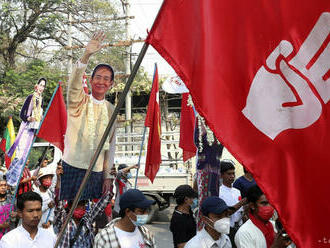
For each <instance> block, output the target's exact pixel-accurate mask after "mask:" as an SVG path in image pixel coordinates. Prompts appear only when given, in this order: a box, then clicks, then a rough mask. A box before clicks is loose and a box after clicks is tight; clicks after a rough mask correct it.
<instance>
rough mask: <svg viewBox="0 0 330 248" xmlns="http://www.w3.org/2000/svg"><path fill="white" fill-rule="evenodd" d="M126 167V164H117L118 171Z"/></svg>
mask: <svg viewBox="0 0 330 248" xmlns="http://www.w3.org/2000/svg"><path fill="white" fill-rule="evenodd" d="M127 167H128V166H127V164H120V165H118V170H119V171H120V170H122V169H125V168H127Z"/></svg>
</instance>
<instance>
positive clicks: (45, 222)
mask: <svg viewBox="0 0 330 248" xmlns="http://www.w3.org/2000/svg"><path fill="white" fill-rule="evenodd" d="M53 177H54V173H53V172H52V171H51V170H50V169H49V168H47V167H44V168H41V169H40V171H39V175H38V177H37V181H39V186H36V185H33V191H34V192H36V193H38V194H39V195H40V196H41V198H42V217H41V220H40V222H39V227H43V228H46V229H48V228H51V230H52V223H53V221H54V211H53V208H54V206H55V202H54V198H55V189H54V187H51V185H52V180H53Z"/></svg>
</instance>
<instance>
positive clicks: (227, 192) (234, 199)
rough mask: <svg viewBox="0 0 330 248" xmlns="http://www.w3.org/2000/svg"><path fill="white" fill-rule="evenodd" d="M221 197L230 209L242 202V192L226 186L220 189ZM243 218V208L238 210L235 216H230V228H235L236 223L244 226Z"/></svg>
mask: <svg viewBox="0 0 330 248" xmlns="http://www.w3.org/2000/svg"><path fill="white" fill-rule="evenodd" d="M219 197H220V198H221V199H222V200H224V201H225V202H226V204H227V205H228V206H229V207H232V206H234V205H235V204H237V203H238V202H239V201H240V198H241V192H240V191H239V190H238V189H236V188H234V187H231V188H229V187H227V186H225V185H221V186H220V189H219ZM242 216H243V207H241V208H240V209H238V210H237V211H236V212H235V213H234V214H232V215H231V216H230V226H231V227H234V226H235V222H238V224H240V225H241V224H242Z"/></svg>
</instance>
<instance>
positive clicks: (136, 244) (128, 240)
mask: <svg viewBox="0 0 330 248" xmlns="http://www.w3.org/2000/svg"><path fill="white" fill-rule="evenodd" d="M115 232H116V235H117V237H118V240H119V244H120V247H121V248H144V247H146V245H145V243H144V240H143V236H142V234H141V232H140V231H139V229H138V228H137V227H136V228H135V230H134V232H125V231H123V230H121V229H119V228H118V227H115Z"/></svg>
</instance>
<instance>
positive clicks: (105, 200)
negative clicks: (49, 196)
mask: <svg viewBox="0 0 330 248" xmlns="http://www.w3.org/2000/svg"><path fill="white" fill-rule="evenodd" d="M56 175H57V181H56V190H55V191H56V195H57V193H59V191H60V185H61V182H60V181H61V176H62V175H63V167H62V165H61V164H58V166H57V169H56ZM112 196H113V193H111V192H110V191H108V192H106V193H105V194H104V195H103V196H102V197H101V198H100V199H99V200H98V201H97V202H96V203H95V204H93V205H91V204H88V201H87V200H81V201H79V203H78V205H77V207H76V208H75V209H74V211H73V215H72V218H71V219H70V221H69V223H68V226H67V228H66V229H65V232H64V235H63V238H62V240H61V242H60V243H59V245H58V247H59V248H68V247H71V248H90V247H92V246H93V243H94V238H95V234H94V227H93V223H94V222H95V220H96V217H97V216H98V215H99V214H100V213H102V212H103V211H104V209H105V207H106V206H107V205H108V204H109V202H110V199H111V198H112ZM55 200H56V201H55V202H56V207H55V211H54V212H55V218H54V231H55V233H56V234H58V233H59V232H60V230H61V228H62V225H63V223H64V221H65V220H66V218H67V216H68V213H69V211H70V209H71V207H72V203H73V200H71V201H69V202H68V203H67V204H65V201H59V197H58V195H57V197H56V198H55Z"/></svg>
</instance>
